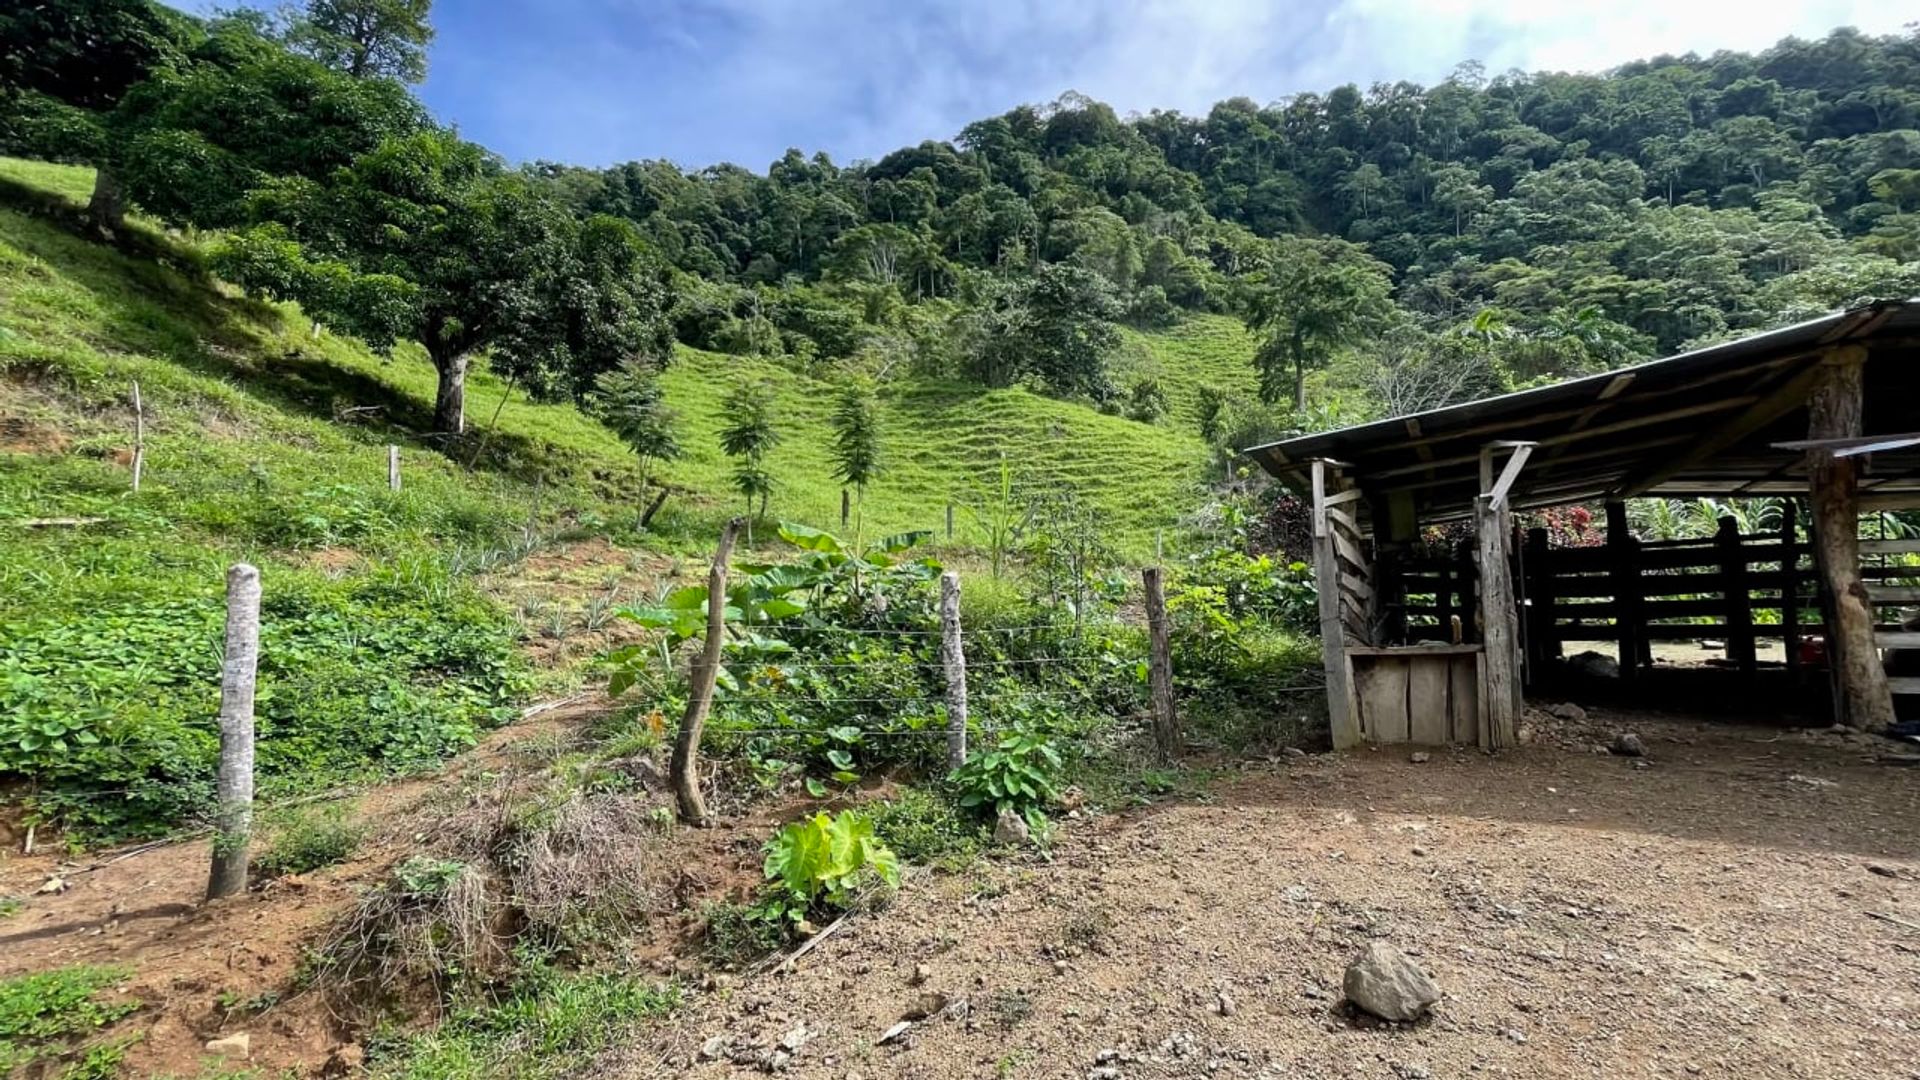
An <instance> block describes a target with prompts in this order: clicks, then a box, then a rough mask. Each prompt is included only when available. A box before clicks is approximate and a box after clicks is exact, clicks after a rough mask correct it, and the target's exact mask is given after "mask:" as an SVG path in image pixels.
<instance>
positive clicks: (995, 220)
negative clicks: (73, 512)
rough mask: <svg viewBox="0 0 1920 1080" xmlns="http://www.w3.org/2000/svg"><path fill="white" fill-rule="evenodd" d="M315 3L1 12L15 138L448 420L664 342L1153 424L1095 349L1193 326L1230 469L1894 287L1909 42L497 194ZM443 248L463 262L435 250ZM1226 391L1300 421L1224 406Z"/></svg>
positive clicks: (1034, 123) (1070, 118) (1143, 389)
mask: <svg viewBox="0 0 1920 1080" xmlns="http://www.w3.org/2000/svg"><path fill="white" fill-rule="evenodd" d="M348 6H349V7H350V6H351V5H348ZM375 6H376V7H377V6H378V5H375ZM338 7H339V5H332V6H331V7H330V6H329V5H324V4H323V5H318V6H317V8H316V10H319V11H321V12H322V13H323V14H322V16H320V17H319V18H315V17H313V16H311V15H309V16H302V17H269V16H265V15H260V14H257V13H255V14H245V13H243V14H240V15H233V16H227V17H223V18H219V19H215V20H214V21H212V22H201V21H198V20H193V19H190V18H187V17H185V16H182V15H179V14H177V13H175V12H172V11H171V10H169V9H164V8H159V7H156V6H153V5H150V4H148V3H146V2H145V0H115V2H113V3H104V4H102V3H94V4H65V3H55V4H48V5H41V6H39V7H36V8H35V9H33V11H32V12H21V13H18V14H14V15H10V16H0V40H3V41H8V42H10V44H7V45H6V46H5V48H6V50H7V54H8V55H9V56H12V57H15V58H21V57H25V58H26V59H27V60H28V61H29V62H27V63H25V64H14V65H12V71H11V73H10V74H9V75H8V78H7V83H8V89H7V91H6V94H5V97H4V99H0V148H4V149H5V150H7V151H9V152H13V153H18V154H24V155H27V156H39V157H49V158H55V159H60V160H74V161H84V162H88V163H91V164H96V165H100V166H102V167H103V171H102V176H103V177H105V178H106V179H105V180H104V181H103V182H102V184H101V186H100V188H99V189H98V190H97V191H96V192H95V196H96V197H95V201H94V207H95V211H96V213H97V214H99V215H100V216H101V218H102V220H103V221H106V222H108V223H109V224H110V223H111V221H112V220H113V219H114V218H116V217H117V215H119V214H120V213H122V212H123V208H124V206H125V205H127V204H129V203H131V204H132V205H134V206H136V207H140V208H142V209H144V210H146V211H147V212H149V213H152V214H155V215H157V216H160V217H162V218H164V219H167V220H169V221H173V222H177V223H182V224H194V225H199V226H203V227H213V228H219V229H225V230H231V240H230V241H229V242H228V243H227V245H226V246H225V249H224V251H223V252H222V253H220V254H217V255H216V258H215V263H216V268H217V269H219V270H220V272H221V273H223V275H225V276H227V277H229V278H230V279H232V280H235V281H237V282H240V283H242V284H243V285H246V286H247V287H249V288H250V289H253V290H255V291H257V292H259V293H261V294H263V295H268V296H274V297H282V298H290V299H298V300H300V301H301V302H302V303H303V304H304V305H305V306H306V307H307V308H308V309H309V311H311V312H312V313H314V314H315V315H316V316H317V317H319V318H321V319H322V320H324V321H326V322H328V323H329V325H334V326H337V327H338V328H340V329H344V330H347V331H350V332H354V333H357V334H360V335H361V336H363V337H365V338H366V339H367V340H368V341H369V343H370V344H372V345H374V346H375V347H376V348H381V347H385V345H386V344H388V343H389V342H392V341H395V340H408V339H413V340H419V341H422V342H424V343H425V344H426V347H427V349H428V352H429V353H430V355H431V357H432V359H433V360H434V363H435V366H436V368H437V369H439V371H440V373H441V384H442V385H441V394H440V396H441V401H440V407H439V409H438V413H437V416H436V425H437V426H438V427H440V428H441V429H442V430H447V431H457V430H458V429H459V427H460V425H461V423H462V413H461V408H460V405H461V401H460V390H461V380H462V379H463V378H464V373H465V371H466V370H467V366H468V364H469V363H470V362H471V361H473V360H474V359H480V360H482V361H483V362H486V363H488V364H489V365H491V366H492V368H493V369H494V370H495V371H496V372H498V373H500V374H502V375H505V376H507V377H510V378H514V379H517V380H518V381H519V382H520V383H521V384H522V385H525V386H527V387H529V388H531V389H533V390H535V391H536V392H540V393H544V394H548V395H551V396H557V397H567V396H580V395H582V394H584V393H585V392H586V391H588V390H590V389H591V387H592V385H593V383H594V380H595V379H596V378H598V377H599V376H600V375H601V374H603V373H604V372H606V371H607V370H609V369H611V368H612V367H615V366H617V365H618V364H620V363H622V362H625V361H630V360H633V359H635V358H641V359H645V360H649V361H651V362H652V363H654V364H662V363H665V362H667V361H668V360H669V359H670V353H669V351H668V349H667V348H666V343H667V342H668V341H669V340H670V339H677V340H678V341H680V342H682V343H684V344H686V345H689V346H692V347H695V348H698V349H702V350H707V351H711V352H715V353H720V354H726V355H737V356H755V357H763V358H768V359H776V360H779V361H781V362H783V363H786V364H788V365H789V366H792V367H797V368H799V369H801V370H806V371H810V372H814V373H825V374H835V375H858V376H864V377H867V378H877V379H880V380H885V379H889V378H893V377H897V376H898V375H900V374H903V373H905V372H907V371H910V370H911V371H914V372H916V373H918V374H921V375H927V376H934V377H939V378H949V379H961V380H968V381H974V382H979V383H984V384H986V385H988V386H992V387H1001V386H1010V385H1015V384H1023V383H1024V384H1028V385H1031V386H1033V387H1034V388H1036V389H1039V390H1042V391H1044V392H1048V393H1052V394H1056V395H1061V396H1069V397H1077V398H1080V399H1083V400H1086V401H1088V402H1090V403H1093V404H1097V405H1100V406H1101V407H1103V408H1106V409H1108V410H1109V411H1114V412H1122V411H1126V412H1131V413H1133V414H1134V415H1137V416H1141V417H1146V418H1154V417H1157V416H1159V415H1160V414H1161V413H1162V411H1163V410H1162V409H1160V408H1159V405H1160V403H1161V402H1162V401H1163V400H1164V399H1165V397H1166V394H1167V387H1166V386H1164V385H1161V383H1160V380H1159V377H1158V375H1157V374H1156V373H1154V372H1150V371H1149V372H1145V373H1142V372H1139V371H1137V370H1132V369H1129V368H1128V366H1127V365H1125V364H1124V363H1121V364H1116V363H1115V357H1116V356H1117V355H1119V354H1120V353H1121V351H1122V349H1121V346H1122V344H1123V341H1124V338H1123V336H1122V335H1121V333H1120V332H1119V327H1120V326H1122V325H1124V324H1131V325H1133V326H1135V327H1143V328H1148V327H1164V326H1170V325H1174V324H1177V323H1178V322H1180V321H1181V320H1182V319H1184V318H1186V317H1188V316H1189V315H1190V314H1192V313H1197V312H1209V313H1219V314H1224V315H1228V316H1231V317H1234V318H1237V319H1239V320H1242V321H1243V322H1244V323H1245V324H1246V325H1247V326H1248V327H1250V328H1251V329H1252V330H1254V331H1255V333H1256V338H1255V339H1254V346H1255V347H1254V348H1252V349H1250V350H1249V351H1250V355H1249V357H1248V360H1249V364H1248V366H1247V369H1246V370H1248V371H1249V375H1248V377H1247V378H1245V379H1242V378H1237V377H1236V378H1234V379H1229V380H1226V381H1225V382H1222V383H1220V384H1218V385H1212V384H1209V386H1208V387H1207V391H1208V392H1207V393H1206V394H1205V395H1203V397H1204V404H1205V408H1204V409H1202V410H1201V412H1204V414H1205V417H1206V419H1207V423H1206V424H1205V425H1204V426H1205V428H1206V430H1207V433H1208V435H1209V436H1210V437H1212V438H1215V439H1217V440H1218V441H1220V442H1222V443H1225V444H1231V443H1234V442H1236V441H1241V442H1244V441H1245V440H1247V439H1250V438H1254V437H1259V436H1263V435H1265V434H1270V433H1272V432H1273V431H1276V430H1280V429H1284V428H1288V427H1299V426H1315V425H1323V424H1326V423H1329V422H1332V421H1333V420H1336V419H1339V420H1351V419H1356V418H1360V417H1364V416H1366V415H1370V414H1378V413H1382V412H1393V411H1401V410H1405V409H1410V408H1417V407H1422V406H1427V405H1432V404H1435V403H1439V402H1444V401H1449V400H1456V399H1460V398H1463V397H1467V396H1472V395H1474V394H1479V393H1484V392H1488V391H1492V390H1498V389H1503V388H1510V387H1512V386H1515V385H1523V384H1528V383H1533V382H1538V381H1542V380H1550V379H1556V378H1563V377H1566V376H1569V375H1573V374H1577V373H1580V372H1584V371H1588V370H1593V369H1596V368H1601V367H1606V366H1611V365H1617V364H1620V363H1625V362H1628V361H1631V360H1633V359H1637V358H1644V357H1648V356H1652V355H1656V354H1659V353H1662V352H1666V351H1671V350H1674V349H1678V348H1681V347H1683V346H1686V345H1687V344H1689V343H1694V342H1700V341H1706V340H1711V339H1714V338H1718V337H1724V336H1726V335H1728V334H1732V333H1736V332H1739V331H1745V330H1750V329H1753V328H1758V327H1765V326H1770V325H1777V324H1780V323H1783V322H1787V321H1791V320H1794V319H1797V318H1801V317H1805V316H1807V315H1809V314H1812V313H1815V312H1819V311H1823V310H1827V309H1830V308H1833V307H1835V306H1838V305H1842V304H1846V303H1849V302H1852V301H1854V300H1858V299H1861V298H1865V297H1871V296H1887V295H1906V294H1911V293H1914V292H1916V291H1920V269H1916V267H1915V263H1914V260H1915V259H1916V258H1917V257H1920V130H1917V129H1920V32H1910V33H1908V34H1905V35H1902V36H1889V37H1869V36H1864V35H1861V34H1859V33H1856V32H1853V31H1850V30H1844V29H1842V30H1836V31H1834V32H1833V33H1831V34H1830V35H1828V36H1827V37H1825V38H1822V39H1820V40H1817V41H1802V40H1787V41H1783V42H1781V43H1780V44H1778V45H1776V46H1775V47H1773V48H1771V49H1769V50H1767V51H1765V52H1763V53H1760V54H1758V55H1750V54H1744V53H1730V52H1723V53H1716V54H1714V55H1712V56H1710V57H1699V56H1693V55H1687V56H1679V57H1659V58H1655V59H1650V60H1646V61H1642V62H1637V63H1633V64H1629V65H1626V66H1623V67H1621V68H1618V69H1616V70H1613V71H1609V72H1602V73H1595V74H1564V73H1534V74H1528V73H1521V72H1509V73H1503V74H1499V75H1494V76H1489V75H1488V74H1487V73H1486V72H1484V71H1483V70H1482V69H1481V68H1480V67H1479V66H1478V65H1475V64H1472V63H1465V64H1462V65H1461V66H1460V67H1459V68H1458V69H1457V70H1456V71H1455V73H1454V74H1453V75H1452V76H1451V77H1449V78H1448V79H1446V80H1445V81H1443V82H1441V83H1440V84H1438V85H1436V86H1431V87H1423V86H1418V85H1415V84H1411V83H1405V82H1401V83H1394V84H1391V85H1387V84H1378V85H1375V86H1372V87H1367V88H1361V87H1357V86H1351V85H1348V86H1341V87H1336V88H1333V89H1331V90H1329V91H1327V92H1325V93H1302V94H1298V95H1295V96H1292V97H1289V98H1285V99H1283V100H1280V101H1277V102H1272V103H1268V104H1259V103H1256V102H1253V101H1249V100H1246V99H1234V100H1230V101H1225V102H1221V103H1220V104H1218V105H1216V106H1215V107H1214V108H1213V109H1212V110H1211V111H1209V112H1208V114H1207V115H1206V116H1204V117H1189V116H1183V115H1180V114H1178V113H1173V112H1161V111H1154V112H1152V113H1150V114H1148V115H1145V116H1130V117H1121V116H1118V115H1116V113H1115V111H1114V110H1113V109H1111V108H1110V107H1108V106H1106V105H1103V104H1101V103H1099V102H1096V101H1092V100H1089V99H1086V98H1084V97H1081V96H1079V95H1075V94H1071V93H1069V94H1067V95H1065V96H1063V97H1061V98H1060V99H1059V100H1057V101H1055V102H1053V103H1051V104H1046V105H1039V106H1023V107H1021V108H1017V109H1014V110H1013V111H1011V112H1008V113H1006V114H1004V115H1002V116H997V117H991V118H987V119H982V120H979V121H977V122H975V123H972V124H969V125H967V126H966V127H965V128H964V129H963V130H961V131H960V132H958V133H957V134H956V135H955V136H954V137H953V138H952V139H951V140H949V141H927V142H923V143H921V144H920V145H919V146H915V147H908V148H903V149H901V150H898V151H895V152H893V153H891V154H888V155H886V156H884V157H882V158H881V159H880V160H878V161H873V162H855V163H851V164H846V165H838V164H835V163H834V162H833V161H831V160H830V159H829V158H828V157H827V156H826V155H824V154H818V153H816V154H812V155H811V156H809V155H808V154H807V153H805V152H803V151H801V150H793V151H789V152H788V153H787V154H786V155H785V156H784V157H782V158H781V159H780V160H779V161H776V162H774V163H773V164H772V165H770V166H769V167H768V168H767V169H766V171H765V173H764V174H763V173H759V172H755V171H753V170H752V169H749V168H745V167H742V166H739V165H733V164H720V165H712V166H708V167H705V168H697V169H688V168H683V167H681V166H679V165H676V164H672V163H668V162H665V161H636V162H631V163H628V164H624V165H619V166H615V167H613V168H609V169H603V170H596V169H584V168H579V167H574V166H569V165H566V164H561V163H545V162H542V163H536V164H533V165H529V166H525V167H521V168H512V167H510V166H508V165H506V164H505V163H503V162H500V161H499V160H497V159H495V158H493V157H492V156H490V155H488V154H486V153H485V152H484V151H482V150H480V149H479V148H477V147H473V146H471V145H470V144H466V143H463V142H461V141H460V140H458V139H457V138H455V137H453V136H452V135H451V134H450V133H448V132H445V131H443V130H441V129H440V128H438V127H437V126H436V125H435V124H433V123H432V122H431V121H430V120H429V119H428V118H427V117H426V116H425V114H424V111H423V110H422V109H421V108H420V107H419V106H418V105H417V104H416V103H415V102H414V101H413V100H412V98H411V97H410V95H409V94H408V93H407V91H406V88H405V86H404V85H403V82H402V81H401V80H409V79H414V78H418V77H419V75H420V72H421V71H422V70H423V68H422V67H421V65H422V64H424V55H425V54H424V51H423V47H424V43H425V41H426V40H427V38H428V36H430V29H428V28H427V27H426V26H425V24H424V23H421V22H419V21H418V18H417V14H416V16H415V20H416V21H415V24H413V25H412V26H411V29H410V30H409V29H408V26H407V25H400V26H398V27H387V28H386V29H384V30H381V31H380V32H379V33H378V34H374V35H373V36H372V39H371V40H369V41H368V42H364V43H361V44H362V46H364V47H356V46H355V45H354V42H353V41H352V40H351V38H352V35H353V33H355V30H354V27H353V26H351V25H346V26H334V25H332V24H329V23H327V19H326V16H325V15H324V12H325V11H327V10H332V9H333V8H338ZM419 7H420V10H421V11H424V5H420V6H419ZM401 22H402V23H404V22H405V20H404V19H402V20H401ZM343 34H344V35H345V38H344V39H343V38H342V35H343ZM379 34H385V35H386V37H385V38H381V37H380V36H379ZM409 34H411V35H412V36H411V37H410V36H409ZM343 40H344V41H345V43H344V44H343V43H342V42H343ZM63 42H64V43H65V44H64V46H63V45H62V43H63ZM382 48H385V49H387V52H385V53H383V52H382V51H381V49H382ZM388 53H391V54H392V55H391V56H390V57H389V59H388V60H386V61H384V62H375V61H374V60H369V59H368V57H374V58H376V59H377V58H378V57H380V56H386V55H387V54H388ZM355 58H358V59H357V60H356V59H355ZM449 249H456V250H459V251H461V252H462V253H463V257H464V259H465V263H464V265H462V266H461V267H460V268H459V272H457V273H455V272H450V271H449V267H448V266H447V265H446V264H445V263H444V262H440V261H436V259H435V258H434V257H433V255H432V253H434V252H442V251H445V250H449ZM563 265H564V266H565V267H566V269H565V270H564V271H562V270H560V269H557V268H558V267H561V266H563ZM1323 369H1324V370H1325V373H1324V374H1316V373H1317V372H1321V371H1322V370H1323ZM1253 372H1257V373H1258V376H1259V377H1258V380H1257V385H1258V388H1259V390H1260V395H1259V396H1260V397H1261V398H1263V399H1264V400H1265V401H1267V402H1286V401H1287V399H1289V398H1291V399H1292V400H1291V405H1292V408H1291V409H1288V408H1278V409H1271V410H1265V411H1263V410H1262V409H1261V408H1260V407H1259V406H1257V405H1256V404H1255V403H1253V402H1251V401H1240V402H1237V403H1236V401H1235V399H1236V398H1238V397H1242V396H1247V395H1245V391H1244V390H1243V389H1241V388H1243V387H1250V386H1251V385H1253V384H1254V380H1253V378H1252V373H1253ZM1310 388H1311V389H1312V390H1313V391H1314V392H1313V394H1312V395H1311V401H1310V400H1309V396H1310V395H1309V393H1308V391H1309V389H1310ZM1221 413H1225V414H1226V415H1225V416H1224V417H1223V418H1221V419H1222V422H1215V418H1216V415H1217V414H1221ZM1189 415H1193V413H1191V412H1189Z"/></svg>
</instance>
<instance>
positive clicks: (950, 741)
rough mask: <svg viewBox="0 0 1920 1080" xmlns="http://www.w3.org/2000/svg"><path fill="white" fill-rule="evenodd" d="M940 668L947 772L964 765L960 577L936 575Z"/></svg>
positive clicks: (964, 673)
mask: <svg viewBox="0 0 1920 1080" xmlns="http://www.w3.org/2000/svg"><path fill="white" fill-rule="evenodd" d="M940 666H941V667H942V668H944V669H945V670H946V674H947V768H948V769H957V768H959V767H960V766H962V765H965V764H966V763H967V654H966V651H965V650H964V649H963V648H962V647H961V644H960V575H959V574H957V573H955V572H953V571H952V570H949V571H947V572H946V573H944V574H941V575H940Z"/></svg>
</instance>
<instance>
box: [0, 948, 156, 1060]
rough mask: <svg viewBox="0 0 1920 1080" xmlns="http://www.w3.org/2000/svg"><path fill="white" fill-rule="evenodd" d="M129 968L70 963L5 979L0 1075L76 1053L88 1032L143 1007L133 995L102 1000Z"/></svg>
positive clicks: (0, 997) (0, 999)
mask: <svg viewBox="0 0 1920 1080" xmlns="http://www.w3.org/2000/svg"><path fill="white" fill-rule="evenodd" d="M129 974H130V973H129V972H128V971H127V969H125V968H119V967H69V968H59V969H56V970H53V971H42V972H36V973H34V974H32V975H21V976H17V977H15V978H11V979H7V980H5V981H0V1075H12V1074H13V1071H14V1070H15V1069H21V1068H24V1067H26V1066H28V1065H29V1064H31V1063H32V1062H34V1061H37V1060H41V1059H43V1058H56V1057H61V1056H64V1055H67V1054H70V1053H74V1052H76V1051H77V1050H78V1049H79V1047H80V1046H81V1044H83V1043H84V1042H85V1041H86V1039H87V1037H88V1036H90V1035H92V1034H93V1033H94V1032H96V1031H98V1030H100V1029H101V1028H104V1027H106V1026H107V1025H109V1024H112V1023H113V1022H114V1021H116V1020H119V1019H120V1018H121V1017H123V1016H125V1015H127V1014H128V1013H130V1012H132V1011H134V1010H135V1009H137V1008H139V1007H140V1003H139V1002H137V1001H133V1000H122V1001H101V1000H99V996H98V995H99V993H100V992H101V991H102V990H105V989H107V988H108V987H110V986H112V985H113V984H115V983H117V982H120V981H122V980H124V979H126V978H127V976H128V975H129ZM91 1056H92V1055H91V1054H89V1055H88V1057H89V1058H91ZM81 1064H82V1065H84V1064H85V1061H84V1060H83V1061H82V1062H81Z"/></svg>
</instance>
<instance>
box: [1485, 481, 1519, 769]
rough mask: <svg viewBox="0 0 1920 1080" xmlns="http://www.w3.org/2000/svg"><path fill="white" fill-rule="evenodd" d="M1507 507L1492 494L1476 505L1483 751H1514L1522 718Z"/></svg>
mask: <svg viewBox="0 0 1920 1080" xmlns="http://www.w3.org/2000/svg"><path fill="white" fill-rule="evenodd" d="M1509 521H1510V518H1509V515H1508V513H1507V511H1506V508H1505V507H1503V506H1499V505H1497V504H1496V503H1495V502H1494V500H1493V497H1492V496H1491V495H1482V496H1480V498H1479V500H1478V502H1477V503H1476V504H1475V513H1474V524H1475V526H1476V527H1477V529H1478V532H1479V535H1480V623H1481V627H1480V634H1481V639H1480V640H1481V653H1482V662H1483V663H1484V665H1485V671H1486V680H1485V683H1484V684H1483V689H1484V693H1482V694H1481V697H1480V715H1481V716H1482V717H1484V718H1485V726H1484V727H1482V728H1481V729H1480V748H1481V749H1482V750H1498V749H1500V748H1501V747H1505V746H1512V745H1513V741H1514V730H1515V727H1516V723H1517V721H1518V719H1519V716H1520V708H1521V697H1520V670H1519V668H1520V642H1519V640H1518V639H1519V625H1518V624H1519V620H1520V610H1519V607H1518V605H1517V604H1516V602H1515V599H1514V595H1513V571H1512V566H1511V563H1510V561H1509V557H1508V551H1507V546H1508V544H1509V543H1510V542H1511V536H1512V533H1511V528H1510V525H1509Z"/></svg>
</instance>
